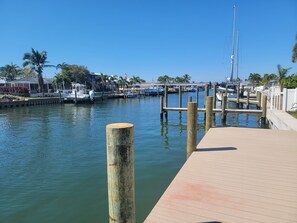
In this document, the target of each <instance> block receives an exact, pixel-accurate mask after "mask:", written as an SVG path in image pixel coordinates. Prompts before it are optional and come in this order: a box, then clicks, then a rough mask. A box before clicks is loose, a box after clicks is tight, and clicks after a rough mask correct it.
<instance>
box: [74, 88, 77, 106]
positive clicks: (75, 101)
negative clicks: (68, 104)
mask: <svg viewBox="0 0 297 223" xmlns="http://www.w3.org/2000/svg"><path fill="white" fill-rule="evenodd" d="M74 94H75V99H74V103H75V104H77V93H76V90H75V91H74Z"/></svg>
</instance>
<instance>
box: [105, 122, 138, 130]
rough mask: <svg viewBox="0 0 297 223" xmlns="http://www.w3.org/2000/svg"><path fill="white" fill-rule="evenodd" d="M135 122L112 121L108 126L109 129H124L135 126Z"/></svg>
mask: <svg viewBox="0 0 297 223" xmlns="http://www.w3.org/2000/svg"><path fill="white" fill-rule="evenodd" d="M133 126H134V125H133V124H130V123H112V124H109V125H107V126H106V128H107V129H124V128H133Z"/></svg>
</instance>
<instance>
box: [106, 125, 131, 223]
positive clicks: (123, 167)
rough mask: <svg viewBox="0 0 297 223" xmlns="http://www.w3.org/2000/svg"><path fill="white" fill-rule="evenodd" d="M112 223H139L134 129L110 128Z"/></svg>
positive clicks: (110, 126) (109, 162)
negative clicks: (135, 184) (136, 200)
mask: <svg viewBox="0 0 297 223" xmlns="http://www.w3.org/2000/svg"><path fill="white" fill-rule="evenodd" d="M106 145H107V146H106V147H107V178H108V206H109V222H110V223H114V222H130V223H135V222H136V220H135V192H134V127H133V125H132V124H129V123H116V124H109V125H107V126H106Z"/></svg>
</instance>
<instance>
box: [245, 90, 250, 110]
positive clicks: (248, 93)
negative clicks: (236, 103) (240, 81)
mask: <svg viewBox="0 0 297 223" xmlns="http://www.w3.org/2000/svg"><path fill="white" fill-rule="evenodd" d="M246 107H247V108H249V107H250V91H247V97H246Z"/></svg>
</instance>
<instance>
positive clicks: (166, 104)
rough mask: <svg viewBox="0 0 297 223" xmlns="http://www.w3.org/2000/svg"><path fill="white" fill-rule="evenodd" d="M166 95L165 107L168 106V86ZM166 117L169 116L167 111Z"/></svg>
mask: <svg viewBox="0 0 297 223" xmlns="http://www.w3.org/2000/svg"><path fill="white" fill-rule="evenodd" d="M164 97H165V107H168V86H165V92H164ZM165 118H168V112H167V111H166V112H165Z"/></svg>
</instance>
